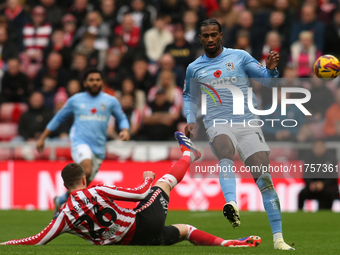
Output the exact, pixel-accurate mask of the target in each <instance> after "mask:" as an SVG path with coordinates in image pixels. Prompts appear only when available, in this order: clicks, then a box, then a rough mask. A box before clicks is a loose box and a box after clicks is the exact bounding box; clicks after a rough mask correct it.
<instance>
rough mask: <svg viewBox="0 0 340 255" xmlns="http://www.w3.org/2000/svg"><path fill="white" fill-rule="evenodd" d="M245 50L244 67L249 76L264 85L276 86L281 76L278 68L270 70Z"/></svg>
mask: <svg viewBox="0 0 340 255" xmlns="http://www.w3.org/2000/svg"><path fill="white" fill-rule="evenodd" d="M243 52H244V58H243V63H244V68H245V71H246V74H247V75H248V77H249V78H253V79H254V80H256V81H258V82H259V83H261V84H262V85H263V86H266V87H274V86H275V85H276V83H277V79H273V78H278V77H279V72H278V71H277V68H275V69H274V70H269V69H267V68H265V67H264V66H263V65H261V63H259V62H258V61H257V60H256V59H255V58H253V57H252V56H251V55H250V54H249V53H247V52H245V51H243Z"/></svg>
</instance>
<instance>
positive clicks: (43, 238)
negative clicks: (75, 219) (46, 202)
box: [1, 213, 68, 245]
mask: <svg viewBox="0 0 340 255" xmlns="http://www.w3.org/2000/svg"><path fill="white" fill-rule="evenodd" d="M67 228H68V226H67V225H66V221H65V220H64V214H63V213H61V214H59V216H58V217H57V218H56V219H54V220H52V221H51V223H50V224H49V225H48V226H47V227H46V228H44V229H43V230H42V231H41V232H40V233H38V234H36V235H34V236H29V237H26V238H23V239H13V240H9V241H7V242H3V243H1V245H43V244H47V243H48V242H50V241H52V240H53V239H54V238H56V237H57V236H59V235H61V234H62V233H64V232H65V231H66V229H67Z"/></svg>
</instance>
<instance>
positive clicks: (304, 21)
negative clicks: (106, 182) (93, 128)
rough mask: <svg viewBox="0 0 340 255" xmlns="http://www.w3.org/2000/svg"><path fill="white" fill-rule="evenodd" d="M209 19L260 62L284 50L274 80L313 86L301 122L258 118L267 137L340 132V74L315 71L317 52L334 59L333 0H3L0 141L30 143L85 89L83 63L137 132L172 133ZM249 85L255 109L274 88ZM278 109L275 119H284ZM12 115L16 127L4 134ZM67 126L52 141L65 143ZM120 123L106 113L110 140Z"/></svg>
mask: <svg viewBox="0 0 340 255" xmlns="http://www.w3.org/2000/svg"><path fill="white" fill-rule="evenodd" d="M206 18H214V19H216V20H218V21H219V22H220V23H221V25H222V30H223V46H225V47H231V48H235V49H243V50H245V51H247V52H249V53H250V54H251V55H253V56H254V57H255V58H256V59H257V60H258V61H259V62H261V63H265V58H266V55H267V53H268V52H269V51H271V50H275V51H277V52H279V53H280V55H281V57H280V64H279V67H278V69H279V72H280V77H281V78H282V79H281V80H280V82H279V86H285V87H287V86H290V87H305V88H307V89H309V90H310V91H311V94H312V97H311V100H310V101H309V102H308V104H307V105H306V107H307V109H308V110H309V111H310V112H311V113H312V116H310V117H309V116H304V115H303V114H301V112H299V110H298V109H297V108H296V107H294V105H292V106H289V107H288V109H287V116H289V118H291V119H292V118H293V119H297V120H298V122H299V125H298V126H297V127H296V128H291V129H287V128H284V127H282V126H280V125H278V126H274V127H271V128H268V127H266V126H264V133H265V135H266V137H267V140H273V141H299V142H306V141H313V140H315V139H329V140H340V84H339V79H335V80H333V81H330V82H325V81H323V80H321V79H317V78H315V76H314V74H313V70H312V69H313V64H314V62H315V60H316V59H317V58H318V57H319V56H321V55H322V54H332V55H334V56H336V57H338V58H339V57H340V47H339V45H340V2H339V1H338V0H322V1H317V0H305V1H303V0H96V1H95V0H63V1H56V0H26V1H25V0H7V1H4V0H0V67H1V68H0V84H1V87H0V88H1V97H0V103H1V106H0V114H1V116H0V120H1V122H0V133H1V135H0V139H2V140H12V139H14V140H26V141H31V140H36V139H37V138H38V137H39V135H40V133H41V132H42V131H43V129H44V128H45V126H46V123H48V121H49V120H50V119H51V118H52V117H53V115H54V114H55V113H56V112H57V111H58V110H59V109H60V108H61V107H62V106H63V104H64V103H65V102H66V101H67V98H68V97H70V96H72V95H74V94H75V93H78V92H80V91H83V89H84V88H83V85H82V75H83V72H84V70H85V69H86V68H87V67H97V68H98V69H100V70H101V71H102V72H103V75H104V87H103V91H104V92H106V93H109V94H111V95H114V96H116V97H117V98H118V99H119V100H120V102H121V105H122V107H123V110H124V112H125V113H126V115H127V117H128V119H129V121H130V124H131V135H132V139H136V140H169V139H172V137H173V131H175V130H177V129H183V125H184V124H185V116H184V114H183V101H182V95H181V94H182V87H183V81H184V78H185V71H186V67H187V65H188V64H189V63H190V62H192V61H193V60H195V59H196V58H197V57H198V56H199V55H201V54H202V53H203V52H202V48H201V45H200V43H199V40H198V26H199V24H200V22H201V21H203V20H204V19H206ZM252 86H253V89H254V93H255V94H256V96H257V98H258V102H259V106H258V107H259V108H260V109H265V108H266V107H268V105H269V106H270V105H271V98H272V91H271V89H268V88H265V87H263V86H262V85H259V84H256V83H255V82H254V83H253V84H252ZM291 96H292V97H294V96H295V95H291ZM279 111H280V109H279V107H278V108H277V111H275V112H274V113H273V114H272V116H271V117H275V118H277V119H281V118H285V116H281V115H280V112H279ZM9 123H11V125H12V126H11V127H16V128H17V130H18V131H17V133H15V132H12V133H11V132H10V133H11V135H7V136H6V135H4V134H5V133H6V132H5V131H6V130H7V131H13V130H12V129H13V128H8V124H9ZM15 123H16V124H17V126H15V125H14V124H15ZM2 124H4V125H2ZM6 125H7V126H6ZM71 125H72V119H70V120H69V121H68V122H67V123H65V125H63V126H61V127H60V128H59V129H58V132H55V133H54V134H53V136H52V137H51V139H59V140H60V139H61V140H63V139H67V137H68V130H69V128H70V126H71ZM3 126H6V127H7V129H2V127H3ZM115 126H116V125H115V121H114V120H112V121H111V125H110V128H109V130H108V133H109V137H110V138H111V139H115V138H116V137H117V130H116V127H115Z"/></svg>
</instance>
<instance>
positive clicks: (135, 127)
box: [108, 94, 142, 140]
mask: <svg viewBox="0 0 340 255" xmlns="http://www.w3.org/2000/svg"><path fill="white" fill-rule="evenodd" d="M119 102H120V104H121V106H122V109H123V112H124V113H125V115H126V117H127V119H128V121H129V124H130V137H131V138H130V139H131V140H137V139H138V132H139V130H140V129H141V124H142V114H141V111H140V110H139V109H138V108H137V107H135V101H134V97H133V95H132V94H122V95H121V96H120V98H119ZM118 134H119V125H118V123H115V124H114V128H112V127H108V137H110V138H113V139H115V140H119V135H118Z"/></svg>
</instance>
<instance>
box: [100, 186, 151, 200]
mask: <svg viewBox="0 0 340 255" xmlns="http://www.w3.org/2000/svg"><path fill="white" fill-rule="evenodd" d="M100 189H101V190H102V191H104V192H106V193H108V194H110V195H114V196H118V197H122V198H131V199H143V198H145V197H146V196H147V194H148V193H149V190H150V188H149V189H147V190H146V191H145V192H144V193H142V194H140V193H130V192H126V191H120V190H113V189H110V188H106V187H100Z"/></svg>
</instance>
